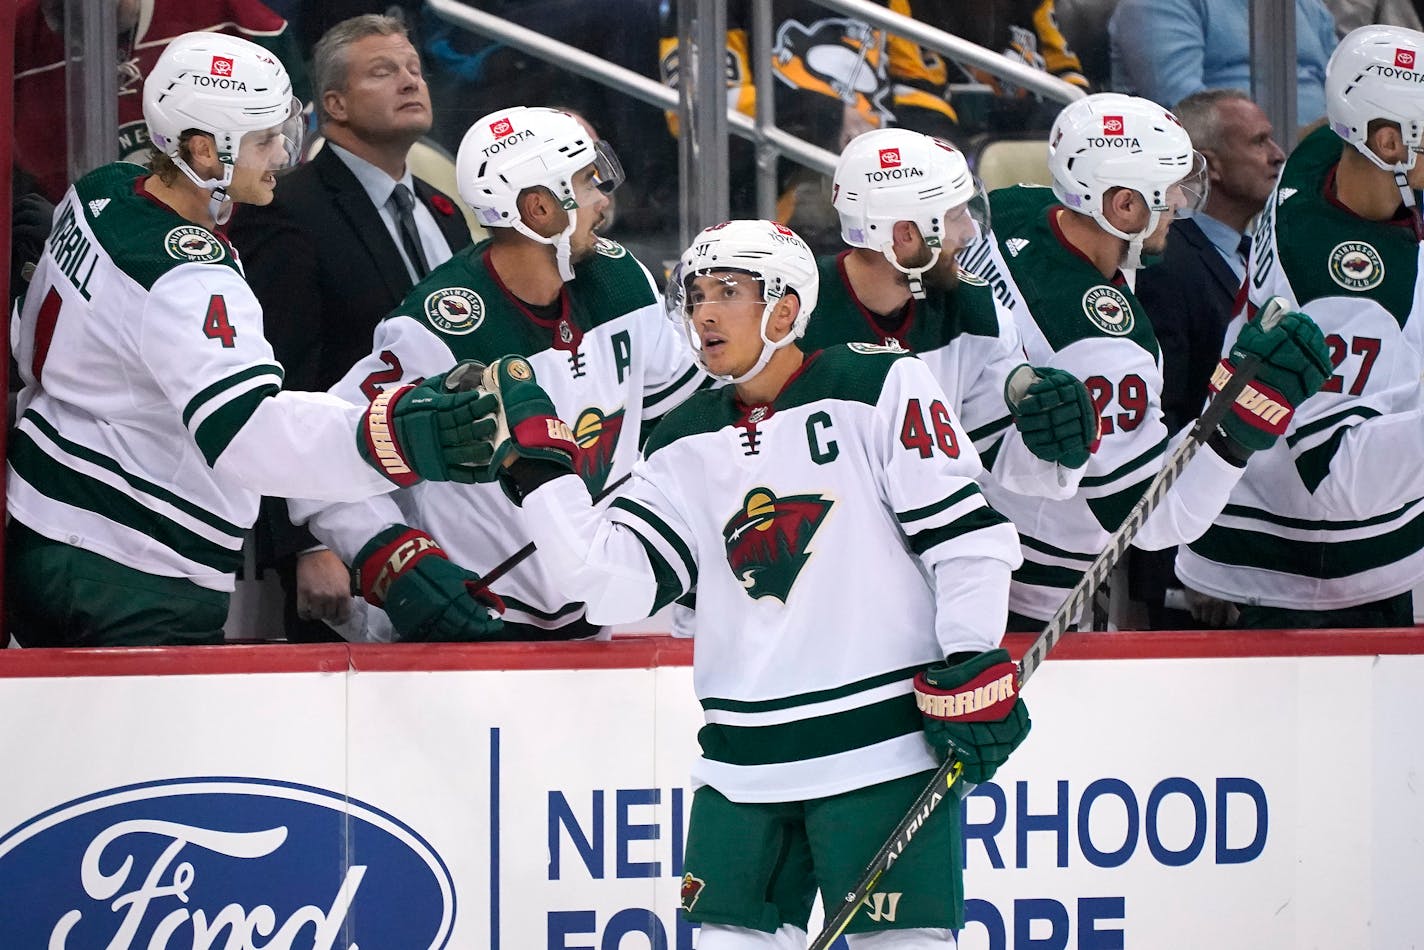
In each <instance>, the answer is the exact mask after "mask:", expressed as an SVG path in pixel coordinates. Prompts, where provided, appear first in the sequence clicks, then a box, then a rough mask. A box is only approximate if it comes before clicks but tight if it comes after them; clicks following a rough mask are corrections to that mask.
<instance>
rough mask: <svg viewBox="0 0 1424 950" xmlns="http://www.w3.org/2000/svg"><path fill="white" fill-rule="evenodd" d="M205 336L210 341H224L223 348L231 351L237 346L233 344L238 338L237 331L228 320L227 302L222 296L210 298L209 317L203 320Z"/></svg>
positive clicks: (215, 295)
mask: <svg viewBox="0 0 1424 950" xmlns="http://www.w3.org/2000/svg"><path fill="white" fill-rule="evenodd" d="M203 334H204V335H205V336H206V337H207V338H208V339H209V340H222V345H223V347H224V348H226V349H229V350H230V349H232V348H233V347H234V346H236V345H237V344H236V343H235V342H233V341H234V339H235V338H236V337H237V330H235V329H234V328H233V325H232V324H231V323H229V322H228V320H227V301H225V300H223V298H222V294H213V295H212V296H211V297H209V298H208V315H207V316H206V317H204V318H203Z"/></svg>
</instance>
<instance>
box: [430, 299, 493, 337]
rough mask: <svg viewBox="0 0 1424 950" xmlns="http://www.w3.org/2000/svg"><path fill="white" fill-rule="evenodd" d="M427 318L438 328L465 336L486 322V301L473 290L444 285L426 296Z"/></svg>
mask: <svg viewBox="0 0 1424 950" xmlns="http://www.w3.org/2000/svg"><path fill="white" fill-rule="evenodd" d="M425 319H427V320H429V321H430V324H431V326H433V327H435V328H436V329H438V330H441V331H443V332H445V333H451V334H454V335H455V336H464V335H465V334H466V333H473V332H475V330H476V329H477V328H478V327H479V325H480V324H481V323H484V322H485V302H484V300H483V299H481V297H480V295H479V294H477V293H475V292H474V291H473V290H468V289H466V288H464V287H442V288H441V289H439V290H437V291H435V292H433V293H431V294H430V295H429V296H427V297H426V298H425Z"/></svg>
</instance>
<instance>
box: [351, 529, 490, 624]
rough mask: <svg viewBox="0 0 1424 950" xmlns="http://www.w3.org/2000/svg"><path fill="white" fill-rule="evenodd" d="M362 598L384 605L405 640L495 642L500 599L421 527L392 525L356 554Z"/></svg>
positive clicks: (380, 605)
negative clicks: (455, 562) (420, 529)
mask: <svg viewBox="0 0 1424 950" xmlns="http://www.w3.org/2000/svg"><path fill="white" fill-rule="evenodd" d="M356 565H357V569H358V579H359V582H360V588H361V596H362V597H364V598H366V600H367V602H368V603H371V604H374V605H375V606H377V607H382V608H384V609H385V611H386V615H387V616H389V617H390V618H391V625H392V626H393V627H395V629H396V633H397V634H398V635H399V636H400V639H401V640H402V641H403V642H436V643H466V642H477V641H481V640H497V639H499V636H500V633H501V631H503V629H504V621H503V620H500V619H499V617H498V616H497V615H496V614H497V613H503V612H504V602H503V601H502V600H500V599H499V596H498V595H497V594H495V593H494V592H492V591H490V590H489V589H488V588H487V587H485V585H484V584H483V583H482V582H481V581H480V576H479V575H478V574H475V573H473V572H471V571H467V570H465V569H464V568H462V567H460V566H459V565H457V564H454V563H452V562H451V561H450V559H449V558H448V557H446V555H445V552H444V551H443V550H441V548H440V546H439V545H438V544H436V543H435V539H434V538H432V537H431V536H430V535H428V534H426V533H425V532H424V531H418V530H416V529H415V528H411V527H407V526H406V525H392V526H391V527H389V528H387V529H386V530H384V531H382V532H381V533H380V534H378V535H376V536H375V537H374V538H372V539H371V540H370V541H367V542H366V544H365V546H364V547H362V548H361V551H360V553H359V554H357V555H356Z"/></svg>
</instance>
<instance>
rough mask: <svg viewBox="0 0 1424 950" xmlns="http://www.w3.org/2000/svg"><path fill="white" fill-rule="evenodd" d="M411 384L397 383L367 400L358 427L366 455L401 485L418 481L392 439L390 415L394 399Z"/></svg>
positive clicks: (397, 399) (394, 439)
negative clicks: (368, 404)
mask: <svg viewBox="0 0 1424 950" xmlns="http://www.w3.org/2000/svg"><path fill="white" fill-rule="evenodd" d="M414 388H415V387H414V386H400V387H397V388H396V389H387V390H385V391H384V392H382V393H379V394H378V395H377V396H376V398H375V399H372V400H371V405H370V406H368V407H367V408H366V412H365V414H364V415H363V416H362V417H361V430H360V431H361V438H362V440H363V441H364V444H365V448H366V452H365V454H366V457H367V459H368V460H370V461H372V462H373V463H374V464H375V466H376V468H377V470H378V471H380V473H381V474H382V475H384V476H386V478H389V479H390V480H391V481H393V482H395V483H396V484H397V485H399V486H401V487H402V488H408V487H410V486H411V485H414V484H415V483H416V482H418V481H420V476H419V475H417V474H416V472H415V469H414V468H413V467H412V466H411V464H410V460H409V459H407V458H406V457H405V453H404V452H403V451H401V446H400V442H399V441H398V440H397V439H396V433H395V423H394V422H393V420H392V418H391V417H392V414H393V413H394V410H395V405H396V403H397V402H399V401H400V398H401V397H402V396H404V395H405V394H406V393H407V392H409V391H410V390H412V389H414Z"/></svg>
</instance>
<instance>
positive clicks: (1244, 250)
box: [1236, 234, 1251, 261]
mask: <svg viewBox="0 0 1424 950" xmlns="http://www.w3.org/2000/svg"><path fill="white" fill-rule="evenodd" d="M1236 253H1237V254H1240V255H1241V260H1243V261H1249V260H1250V259H1251V235H1249V234H1243V235H1241V242H1240V243H1239V244H1237V245H1236Z"/></svg>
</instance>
